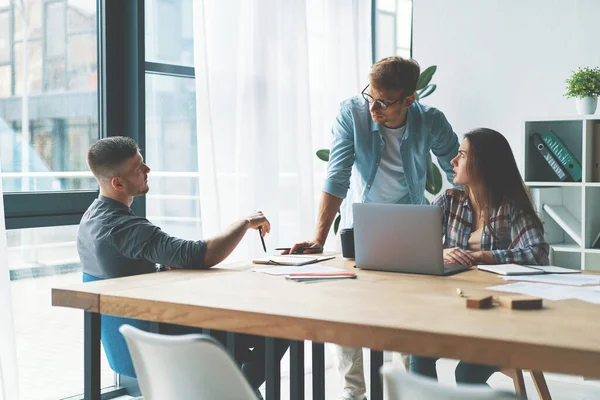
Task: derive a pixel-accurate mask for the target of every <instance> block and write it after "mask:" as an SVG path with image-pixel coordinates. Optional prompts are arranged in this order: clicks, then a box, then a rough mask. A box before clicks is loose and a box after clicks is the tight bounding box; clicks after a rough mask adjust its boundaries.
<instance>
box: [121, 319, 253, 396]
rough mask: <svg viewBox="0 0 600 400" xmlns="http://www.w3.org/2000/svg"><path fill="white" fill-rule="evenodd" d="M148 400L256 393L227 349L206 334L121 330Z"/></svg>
mask: <svg viewBox="0 0 600 400" xmlns="http://www.w3.org/2000/svg"><path fill="white" fill-rule="evenodd" d="M119 330H120V331H121V333H122V334H123V336H125V340H126V341H127V345H128V346H129V351H130V353H131V358H132V359H133V365H134V366H135V370H136V373H137V377H138V383H139V385H140V390H141V392H142V395H143V396H144V399H145V400H165V399H177V400H205V399H206V400H208V399H211V400H213V399H222V400H229V399H231V400H234V399H235V400H237V399H253V400H256V399H257V397H256V394H255V393H254V391H253V390H252V388H251V387H250V385H249V384H248V382H247V381H246V379H245V378H244V375H243V374H242V372H241V371H240V369H239V368H238V366H237V365H236V363H235V362H234V361H233V359H232V358H231V357H230V356H229V354H228V353H227V351H226V350H225V349H224V348H223V347H222V346H221V345H220V344H219V343H218V342H217V341H215V340H214V339H213V338H211V337H210V336H206V335H199V334H193V335H181V336H169V335H159V334H155V333H148V332H144V331H142V330H139V329H137V328H134V327H132V326H130V325H123V326H121V328H120V329H119Z"/></svg>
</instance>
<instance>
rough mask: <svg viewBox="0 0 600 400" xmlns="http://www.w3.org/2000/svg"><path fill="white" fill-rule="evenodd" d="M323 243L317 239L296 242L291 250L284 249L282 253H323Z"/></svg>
mask: <svg viewBox="0 0 600 400" xmlns="http://www.w3.org/2000/svg"><path fill="white" fill-rule="evenodd" d="M322 252H323V245H322V244H321V243H319V242H317V241H307V242H298V243H295V244H294V245H293V246H292V248H291V249H290V250H284V251H282V252H281V254H295V253H300V254H311V253H322Z"/></svg>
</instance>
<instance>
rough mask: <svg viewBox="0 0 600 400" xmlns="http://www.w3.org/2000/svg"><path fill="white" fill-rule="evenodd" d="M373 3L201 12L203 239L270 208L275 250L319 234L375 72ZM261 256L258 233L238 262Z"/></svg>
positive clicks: (253, 1) (271, 0)
mask: <svg viewBox="0 0 600 400" xmlns="http://www.w3.org/2000/svg"><path fill="white" fill-rule="evenodd" d="M370 4H371V1H370V0H226V1H223V0H204V1H197V2H194V58H195V60H194V61H195V68H196V107H197V132H198V160H199V161H198V162H199V165H198V169H199V176H200V178H199V179H200V182H199V185H200V199H201V214H202V215H201V218H202V230H203V234H204V237H209V236H212V235H214V234H216V233H218V232H220V231H222V230H223V229H224V228H225V227H226V226H227V225H228V224H230V223H231V222H233V221H234V220H235V219H237V218H239V217H243V216H245V215H246V214H247V213H249V212H251V211H253V210H257V209H260V210H262V211H263V212H264V213H265V215H266V216H267V217H268V218H269V220H270V221H271V224H272V231H271V235H269V236H268V237H267V238H266V240H265V241H266V243H267V250H268V251H269V252H271V251H272V250H273V248H275V247H277V246H283V245H288V246H289V245H290V244H292V242H294V241H296V240H300V239H310V238H311V237H312V235H313V233H314V232H313V231H314V227H315V221H316V212H317V205H318V197H319V196H320V193H321V187H322V184H323V179H324V172H325V163H324V162H322V161H320V160H318V159H317V157H316V156H315V152H316V150H318V149H319V148H329V146H330V139H331V135H330V131H331V126H332V124H333V122H334V120H335V117H336V114H337V112H338V110H339V103H340V102H341V101H342V100H344V99H346V98H349V97H352V96H355V95H358V94H359V93H360V91H361V90H362V88H363V87H364V86H365V85H366V82H367V75H368V71H369V67H370V65H371V34H370V32H371V9H370ZM261 252H262V248H261V245H260V240H259V238H258V234H248V235H246V238H245V239H244V241H243V242H242V244H241V245H240V246H239V247H238V249H237V250H236V252H235V253H234V256H233V257H232V258H234V259H235V258H248V257H251V256H254V255H257V254H260V253H261Z"/></svg>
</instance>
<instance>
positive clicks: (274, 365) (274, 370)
mask: <svg viewBox="0 0 600 400" xmlns="http://www.w3.org/2000/svg"><path fill="white" fill-rule="evenodd" d="M276 344H277V339H275V338H271V337H267V338H265V351H266V354H265V373H266V395H267V396H266V397H267V398H266V400H279V399H280V398H281V365H280V360H279V358H278V357H277V350H276Z"/></svg>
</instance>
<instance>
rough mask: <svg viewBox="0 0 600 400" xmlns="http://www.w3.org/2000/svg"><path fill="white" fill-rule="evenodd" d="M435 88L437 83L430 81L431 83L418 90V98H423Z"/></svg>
mask: <svg viewBox="0 0 600 400" xmlns="http://www.w3.org/2000/svg"><path fill="white" fill-rule="evenodd" d="M435 89H437V85H436V84H435V83H431V84H429V85H427V86H425V87H424V88H423V89H422V90H421V91H420V92H418V93H419V96H418V98H419V99H423V98H425V97H427V96H429V95H430V94H432V93H433V92H435Z"/></svg>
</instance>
